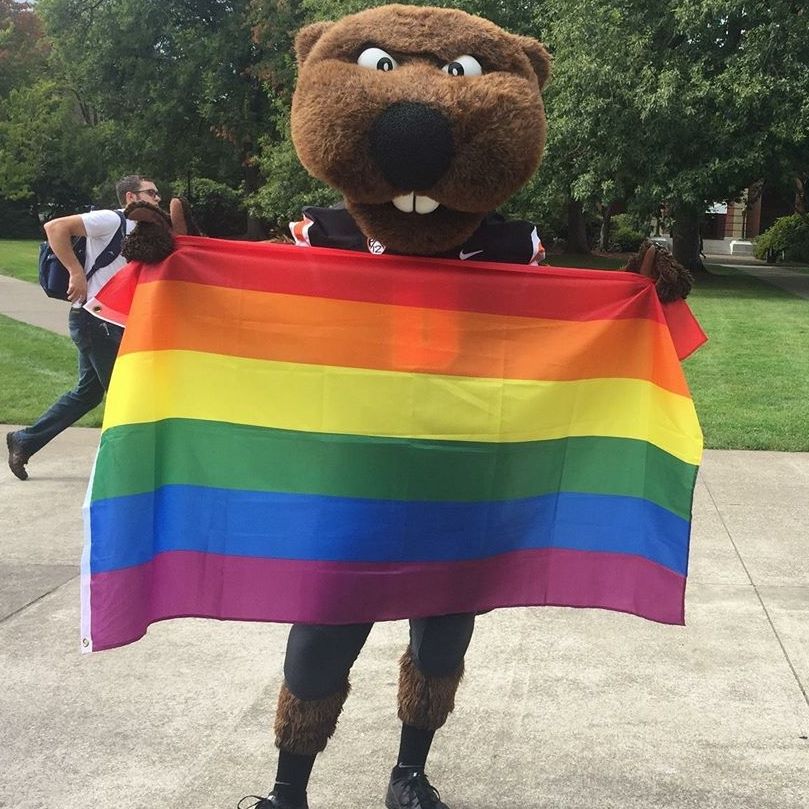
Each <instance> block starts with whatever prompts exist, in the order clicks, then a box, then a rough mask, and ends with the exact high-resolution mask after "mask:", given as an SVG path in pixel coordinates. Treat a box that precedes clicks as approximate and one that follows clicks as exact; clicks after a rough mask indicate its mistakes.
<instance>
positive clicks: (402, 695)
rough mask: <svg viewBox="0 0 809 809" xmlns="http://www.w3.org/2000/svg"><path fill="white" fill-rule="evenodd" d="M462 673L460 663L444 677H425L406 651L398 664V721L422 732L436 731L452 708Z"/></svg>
mask: <svg viewBox="0 0 809 809" xmlns="http://www.w3.org/2000/svg"><path fill="white" fill-rule="evenodd" d="M463 672H464V665H463V663H461V665H460V666H459V668H458V670H457V671H456V672H454V673H453V674H448V675H447V676H446V677H428V676H425V675H424V674H422V673H421V671H420V670H419V668H418V666H417V665H416V662H415V660H413V653H412V652H411V650H410V647H408V648H407V651H406V652H405V653H404V654H403V655H402V659H401V660H400V661H399V719H401V720H402V722H404V723H405V724H407V725H412V726H413V727H416V728H421V729H422V730H438V728H440V727H442V726H443V725H444V723H445V722H446V721H447V717H448V716H449V715H450V714H451V713H452V710H453V709H454V708H455V692H456V691H457V690H458V685H459V684H460V682H461V679H462V678H463Z"/></svg>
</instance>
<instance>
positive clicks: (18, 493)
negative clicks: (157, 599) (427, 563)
mask: <svg viewBox="0 0 809 809" xmlns="http://www.w3.org/2000/svg"><path fill="white" fill-rule="evenodd" d="M5 429H8V428H7V427H4V428H3V430H4V431H5ZM97 438H98V431H96V430H82V429H72V430H68V431H67V432H66V433H64V434H63V435H62V436H60V437H59V438H57V439H56V440H55V441H54V442H53V443H52V444H51V445H49V446H48V447H46V448H45V449H44V450H43V451H42V452H41V453H39V454H38V455H37V456H36V457H35V458H34V459H33V460H32V462H31V463H30V464H29V470H30V473H31V479H30V480H29V481H26V482H24V483H22V482H20V481H18V480H16V478H13V477H12V475H11V473H10V472H9V471H8V470H7V469H5V467H4V468H3V471H2V473H1V474H0V514H2V515H3V516H2V518H1V525H0V535H1V536H2V540H3V544H2V556H1V557H0V558H2V562H0V573H1V574H2V581H3V585H2V589H1V590H0V616H2V620H1V621H0V672H2V689H0V722H1V723H2V728H3V731H2V748H0V757H2V761H1V762H0V807H3V808H4V809H12V808H14V809H16V808H17V807H19V808H20V809H23V807H24V808H25V809H34V808H36V809H39V808H40V807H41V808H42V809H86V808H87V807H103V808H104V809H106V808H107V807H110V809H112V807H116V806H126V807H131V809H140V808H141V807H142V808H143V809H158V808H159V809H191V808H192V807H193V809H220V808H221V809H232V807H234V806H235V803H236V800H237V799H238V798H240V797H241V796H242V795H245V794H248V793H256V794H262V793H266V791H267V790H268V789H269V787H270V785H271V781H272V777H273V775H274V751H273V748H272V733H271V726H272V716H273V709H274V701H275V697H276V694H277V689H278V686H279V684H280V679H281V662H282V657H283V651H284V642H285V637H286V631H287V629H286V627H285V626H277V625H261V624H241V623H217V622H215V621H203V620H194V619H183V620H177V621H168V622H164V623H162V624H157V625H155V626H153V627H152V628H151V629H150V631H149V633H148V635H147V636H146V637H145V638H144V639H143V640H141V641H139V642H137V643H136V644H134V645H132V646H129V647H125V648H122V649H117V650H114V651H109V652H102V653H99V654H96V655H92V656H89V657H88V656H82V655H81V654H80V653H79V586H78V561H79V556H80V552H81V543H82V522H81V513H80V504H81V502H82V499H83V496H84V491H85V487H86V484H87V476H88V473H89V470H90V467H91V464H92V459H93V455H94V452H95V447H96V441H97ZM808 494H809V454H787V453H768V452H720V451H709V452H707V453H706V457H705V463H704V466H703V469H702V471H701V473H700V477H699V482H698V487H697V493H696V504H695V518H694V531H693V542H692V561H691V573H690V579H689V586H688V598H687V615H688V625H687V626H686V627H685V628H678V627H669V626H662V625H658V624H653V623H650V622H647V621H644V620H641V619H639V618H635V617H631V616H627V615H621V614H615V613H607V612H599V611H595V610H569V609H568V610H566V609H553V608H544V609H513V610H499V611H496V612H494V613H491V614H488V615H485V616H482V617H481V618H480V619H479V622H478V630H477V632H476V635H475V638H474V640H473V642H472V647H471V650H470V652H469V655H468V660H467V672H468V673H467V677H466V680H465V681H464V684H463V685H462V686H461V691H460V693H459V698H458V708H457V710H456V712H455V714H454V715H453V717H452V718H451V719H450V721H449V723H448V725H447V727H446V728H445V729H444V730H443V731H441V732H440V733H439V734H438V735H437V737H436V741H435V744H434V751H433V755H432V756H431V760H430V769H429V771H430V774H431V776H432V778H433V780H434V781H435V783H436V784H437V785H439V787H440V789H441V793H442V796H443V797H444V799H445V800H446V801H448V803H449V805H450V807H452V809H540V808H541V809H650V807H658V808H659V809H664V808H665V809H669V808H671V809H675V808H676V809H685V807H695V809H696V807H699V809H708V807H721V809H739V807H749V808H750V809H787V808H789V809H792V808H793V807H795V809H797V807H802V806H806V805H807V796H809V739H807V737H809V702H807V691H808V690H809V553H807V546H808V545H809V510H807V502H809V497H808V496H807V495H808ZM406 631H407V630H406V626H405V625H404V624H402V623H391V624H380V625H378V626H377V627H376V628H375V629H374V631H373V632H372V634H371V639H370V641H369V643H368V646H367V647H366V649H365V650H364V652H363V654H362V655H361V656H360V660H359V661H358V663H357V665H356V667H355V670H354V673H353V676H352V681H353V686H354V689H353V693H352V695H351V697H350V699H349V701H348V703H347V706H346V710H345V713H344V715H343V718H342V719H341V722H340V727H339V729H338V732H337V734H336V736H335V738H334V740H333V741H332V744H331V745H330V747H329V748H328V749H327V751H326V753H325V754H324V755H323V756H322V757H321V760H320V761H319V762H318V765H317V767H316V770H315V773H314V776H313V779H312V784H311V788H310V804H311V806H312V809H337V808H338V807H340V809H342V807H357V808H358V809H365V807H368V808H369V809H371V808H372V807H379V808H380V809H381V807H382V805H383V803H382V797H381V796H382V794H383V790H384V786H385V784H386V781H387V775H388V772H387V771H388V768H389V767H390V766H391V765H392V763H393V761H394V758H395V755H396V749H397V737H398V724H397V719H396V708H395V700H396V698H395V694H396V677H397V664H396V660H397V657H398V655H399V653H400V652H401V650H402V649H403V647H404V645H405V643H406Z"/></svg>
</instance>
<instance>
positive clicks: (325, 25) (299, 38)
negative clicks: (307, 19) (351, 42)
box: [295, 22, 334, 65]
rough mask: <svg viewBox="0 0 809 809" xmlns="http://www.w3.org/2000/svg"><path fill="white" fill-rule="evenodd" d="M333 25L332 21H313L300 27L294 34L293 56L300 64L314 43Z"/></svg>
mask: <svg viewBox="0 0 809 809" xmlns="http://www.w3.org/2000/svg"><path fill="white" fill-rule="evenodd" d="M333 25H334V23H333V22H313V23H312V24H311V25H307V26H306V27H305V28H301V30H300V31H298V33H297V34H296V36H295V58H296V59H297V60H298V64H299V65H302V64H303V63H304V62H305V61H306V57H307V56H309V53H310V51H311V50H312V48H314V47H315V44H316V43H317V41H318V40H319V39H320V37H322V36H323V34H325V33H326V31H328V30H329V28H331V27H332V26H333Z"/></svg>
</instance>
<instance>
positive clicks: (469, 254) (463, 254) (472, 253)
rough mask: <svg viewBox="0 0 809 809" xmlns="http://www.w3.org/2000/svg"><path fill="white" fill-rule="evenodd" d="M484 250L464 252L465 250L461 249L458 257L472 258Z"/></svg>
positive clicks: (463, 258) (462, 259) (462, 258)
mask: <svg viewBox="0 0 809 809" xmlns="http://www.w3.org/2000/svg"><path fill="white" fill-rule="evenodd" d="M482 252H483V251H482V250H472V252H471V253H464V251H463V250H461V252H460V253H458V258H459V259H460V260H461V261H466V259H468V258H472V256H476V255H477V254H478V253H482Z"/></svg>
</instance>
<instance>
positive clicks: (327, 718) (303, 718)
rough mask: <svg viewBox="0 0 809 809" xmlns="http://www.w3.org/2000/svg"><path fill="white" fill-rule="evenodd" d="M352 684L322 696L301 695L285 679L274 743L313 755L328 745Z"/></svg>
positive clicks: (289, 749) (284, 748)
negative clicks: (301, 697)
mask: <svg viewBox="0 0 809 809" xmlns="http://www.w3.org/2000/svg"><path fill="white" fill-rule="evenodd" d="M350 690H351V686H350V685H349V683H348V680H346V682H345V685H344V686H343V688H341V689H340V690H339V691H338V692H337V693H335V694H332V695H331V696H329V697H325V698H323V699H313V700H303V699H298V698H297V697H296V696H295V695H294V694H293V693H292V692H291V691H290V690H289V689H288V688H287V686H286V683H284V684H283V685H282V686H281V692H280V693H279V694H278V709H277V711H276V714H275V744H276V746H277V747H278V748H279V749H280V750H285V751H286V752H287V753H297V754H298V755H306V756H311V755H315V754H316V753H320V752H322V751H323V750H325V749H326V744H327V743H328V741H329V739H330V738H331V737H332V735H333V734H334V731H335V729H336V727H337V720H338V718H339V717H340V712H341V711H342V710H343V704H344V703H345V701H346V698H347V697H348V692H349V691H350Z"/></svg>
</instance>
